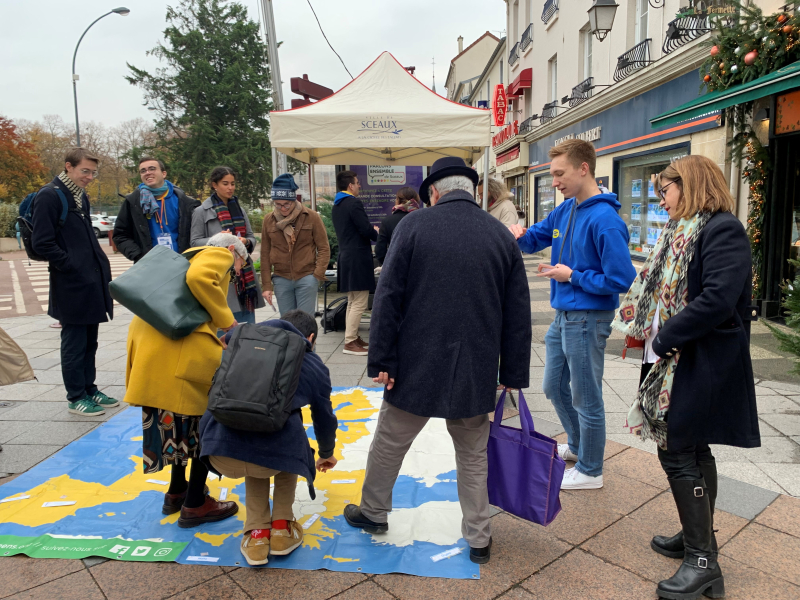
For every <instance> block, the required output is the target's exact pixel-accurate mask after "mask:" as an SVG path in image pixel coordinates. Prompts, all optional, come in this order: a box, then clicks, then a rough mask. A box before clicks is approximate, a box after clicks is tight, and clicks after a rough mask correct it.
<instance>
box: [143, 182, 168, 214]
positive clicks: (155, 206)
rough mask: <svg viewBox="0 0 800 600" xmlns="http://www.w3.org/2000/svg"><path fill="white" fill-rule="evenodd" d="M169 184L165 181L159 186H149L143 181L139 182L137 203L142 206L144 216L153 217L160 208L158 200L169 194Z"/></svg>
mask: <svg viewBox="0 0 800 600" xmlns="http://www.w3.org/2000/svg"><path fill="white" fill-rule="evenodd" d="M169 191H170V190H169V184H168V183H167V182H166V181H165V182H164V185H162V186H161V187H159V188H151V187H150V186H148V185H145V184H144V183H140V184H139V205H140V206H141V207H142V212H143V213H144V216H146V217H147V218H148V219H151V218H153V215H154V214H155V213H157V212H158V211H160V210H161V205H160V204H159V202H158V201H159V200H160V201H163V200H164V198H166V197H167V194H169Z"/></svg>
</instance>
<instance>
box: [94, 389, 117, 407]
mask: <svg viewBox="0 0 800 600" xmlns="http://www.w3.org/2000/svg"><path fill="white" fill-rule="evenodd" d="M92 402H94V403H95V404H97V406H102V407H103V408H114V407H115V406H119V400H115V399H114V398H109V397H108V396H106V395H105V394H104V393H103V392H101V391H99V390H98V391H97V392H95V395H94V396H92Z"/></svg>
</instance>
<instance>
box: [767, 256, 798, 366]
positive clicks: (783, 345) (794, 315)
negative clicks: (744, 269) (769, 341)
mask: <svg viewBox="0 0 800 600" xmlns="http://www.w3.org/2000/svg"><path fill="white" fill-rule="evenodd" d="M789 262H790V263H791V264H792V266H794V268H795V269H796V275H795V277H794V281H792V282H791V283H789V282H788V281H787V282H786V283H784V284H783V286H782V288H783V293H784V297H783V302H782V303H781V304H782V306H783V308H785V309H786V311H787V314H786V326H787V327H788V328H789V329H790V330H791V331H789V332H786V331H783V330H781V329H778V328H777V327H775V326H774V325H772V324H771V323H770V322H769V321H764V323H765V324H766V326H767V327H768V328H769V330H770V331H771V332H772V334H773V335H774V336H775V337H776V338H777V339H778V342H780V345H779V348H780V349H781V350H783V351H784V352H791V353H792V354H794V355H795V356H796V357H798V358H797V359H795V360H796V362H795V365H794V368H793V369H792V371H791V372H792V373H796V374H798V375H800V261H796V260H791V259H790V260H789Z"/></svg>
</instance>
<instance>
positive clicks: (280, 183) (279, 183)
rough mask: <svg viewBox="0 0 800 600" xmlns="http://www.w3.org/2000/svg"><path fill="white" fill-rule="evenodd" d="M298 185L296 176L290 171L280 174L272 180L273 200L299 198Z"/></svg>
mask: <svg viewBox="0 0 800 600" xmlns="http://www.w3.org/2000/svg"><path fill="white" fill-rule="evenodd" d="M297 189H298V185H297V184H296V183H295V182H294V177H292V176H291V174H290V173H284V174H283V175H278V177H277V178H276V179H275V181H273V182H272V199H273V200H297Z"/></svg>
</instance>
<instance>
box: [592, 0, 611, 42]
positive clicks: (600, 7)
mask: <svg viewBox="0 0 800 600" xmlns="http://www.w3.org/2000/svg"><path fill="white" fill-rule="evenodd" d="M617 8H619V4H617V3H616V2H614V0H594V4H592V7H591V8H590V9H589V10H588V11H587V12H588V13H589V31H590V32H591V33H593V34H594V36H595V37H596V38H597V41H598V42H602V41H603V40H604V39H606V36H607V35H608V32H609V31H611V27H612V25H614V17H615V16H616V14H617Z"/></svg>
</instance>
